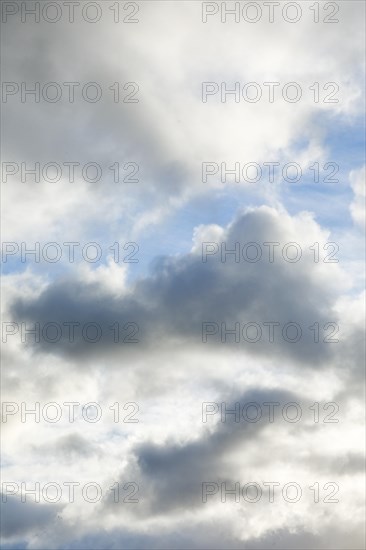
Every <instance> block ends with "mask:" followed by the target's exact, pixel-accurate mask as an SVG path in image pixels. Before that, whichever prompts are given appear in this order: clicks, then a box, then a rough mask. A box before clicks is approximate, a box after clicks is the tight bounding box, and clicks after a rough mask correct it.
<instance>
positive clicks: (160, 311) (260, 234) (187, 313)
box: [11, 209, 338, 365]
mask: <svg viewBox="0 0 366 550" xmlns="http://www.w3.org/2000/svg"><path fill="white" fill-rule="evenodd" d="M286 236H287V239H286ZM288 240H289V239H288V233H287V227H286V221H285V222H283V221H282V220H281V219H280V217H279V216H278V215H276V213H275V211H272V210H268V209H267V210H266V209H264V210H261V209H259V210H256V211H252V212H248V213H245V214H243V215H239V216H238V217H237V219H236V220H235V222H234V223H233V224H232V225H231V226H230V227H229V229H228V230H227V234H226V238H225V241H226V245H227V248H228V249H230V247H232V245H233V243H235V242H239V243H241V244H245V243H247V242H256V243H264V242H268V241H271V242H280V243H283V244H285V243H286V242H288ZM299 241H300V242H301V235H299ZM261 246H262V248H263V249H264V247H263V245H261ZM301 262H302V261H301V260H300V262H299V263H296V264H295V263H289V262H286V260H284V259H283V258H282V257H281V256H280V255H278V257H277V258H276V259H275V261H274V262H273V263H271V262H269V260H268V256H264V255H263V259H261V260H260V261H258V262H256V263H250V262H239V263H235V262H234V261H233V259H232V257H230V256H228V259H227V261H226V262H225V263H222V262H221V261H220V255H217V256H213V257H210V258H209V261H207V262H202V258H201V255H200V254H199V253H191V254H187V255H186V256H183V257H181V258H172V257H164V258H160V259H157V260H156V262H155V265H154V271H153V273H152V275H151V276H150V277H147V278H145V279H141V280H139V281H137V283H136V284H135V285H134V287H133V289H132V291H131V292H129V293H128V294H127V295H125V296H124V297H122V298H119V299H118V298H117V299H116V298H115V297H114V296H111V295H109V294H108V293H107V291H105V290H104V289H103V287H102V285H100V284H97V283H93V284H87V283H84V282H83V281H81V280H75V279H74V280H72V279H64V280H60V281H57V282H54V283H51V284H50V285H49V286H48V287H47V288H46V290H45V291H43V292H42V293H41V295H40V296H39V297H37V298H35V299H18V300H16V301H15V302H14V303H13V305H12V308H11V316H12V320H14V321H17V322H19V323H20V322H27V323H35V322H38V323H40V325H41V327H43V326H44V325H45V324H46V323H48V322H56V323H58V324H59V325H60V326H63V323H65V322H74V321H75V322H79V323H80V324H81V326H83V325H85V324H86V323H89V322H94V323H98V324H99V325H100V326H101V327H102V332H103V336H102V338H101V339H100V341H99V342H98V343H95V344H90V343H86V342H85V341H83V339H82V338H80V337H79V338H77V339H76V340H75V342H74V343H72V344H71V343H69V342H68V340H67V338H68V330H66V328H65V329H64V330H63V336H64V338H62V339H61V340H60V341H59V342H55V343H52V344H50V343H49V342H45V341H44V339H42V341H41V342H40V344H37V345H35V346H34V349H35V350H36V349H38V350H42V351H47V352H50V353H54V352H56V353H63V354H67V355H69V354H72V355H73V356H74V357H75V356H77V355H90V354H98V353H102V354H114V353H127V354H128V356H131V357H133V355H134V354H137V353H138V352H139V350H141V349H142V350H145V349H146V348H151V349H152V348H154V349H159V348H160V347H163V348H166V347H169V346H170V345H173V347H174V346H175V345H176V343H177V342H181V343H182V345H185V344H187V343H189V344H190V345H193V346H200V347H201V349H202V350H207V351H209V350H212V349H215V348H217V347H220V346H221V349H222V348H223V346H227V347H228V348H229V347H230V348H233V346H235V347H236V349H238V350H243V349H245V351H246V352H248V353H252V354H258V355H261V354H263V355H265V356H271V357H273V358H275V357H278V359H280V358H281V357H283V356H287V357H289V358H292V359H293V360H294V361H295V362H301V363H302V364H308V365H320V364H324V362H325V361H327V359H329V358H331V357H332V356H333V354H334V351H335V350H334V348H335V347H337V343H334V344H329V343H324V342H323V338H322V337H321V338H320V341H319V342H314V333H313V332H312V330H310V328H309V327H310V326H311V325H313V324H314V323H315V322H317V323H319V326H320V327H323V326H324V325H325V324H326V323H329V322H338V319H337V317H336V316H335V314H334V311H333V310H332V308H333V306H334V302H335V298H336V296H335V287H334V285H327V284H325V283H324V280H323V279H321V278H318V277H317V270H318V269H319V268H318V265H317V264H314V263H313V262H312V261H311V259H310V260H309V259H308V260H306V259H304V260H303V262H302V263H301ZM116 321H118V322H119V323H120V326H121V327H122V326H123V325H124V324H125V323H127V322H134V323H136V324H137V325H138V327H139V333H138V336H137V337H138V339H139V343H137V344H127V345H126V344H123V345H118V344H113V331H112V330H111V329H110V328H109V327H110V326H111V325H112V324H113V323H114V322H116ZM204 322H213V323H217V325H218V327H221V323H226V326H227V328H228V329H232V328H233V327H234V325H235V323H236V322H239V323H240V327H241V329H242V327H243V326H244V325H245V324H246V323H257V324H259V325H260V327H261V330H262V336H261V338H260V340H259V341H258V342H255V343H251V342H246V341H245V340H244V339H243V338H242V337H241V341H240V343H235V342H234V338H233V337H230V336H229V337H228V339H227V342H226V343H224V344H223V343H221V341H220V334H219V335H216V337H215V338H209V339H208V341H207V343H203V342H202V324H203V323H204ZM268 322H277V323H280V325H279V327H278V328H275V331H277V332H276V335H275V338H274V342H270V341H269V328H268V327H266V326H264V325H263V323H268ZM291 322H295V323H297V324H298V325H299V326H300V328H301V331H302V335H301V338H300V339H299V341H297V342H295V343H291V342H288V341H286V340H285V338H284V337H283V336H282V328H283V327H284V326H285V325H286V324H287V323H291ZM321 330H322V328H321ZM289 334H290V338H292V337H293V334H292V333H291V331H290V333H289ZM251 337H252V336H251ZM323 337H324V335H323Z"/></svg>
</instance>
